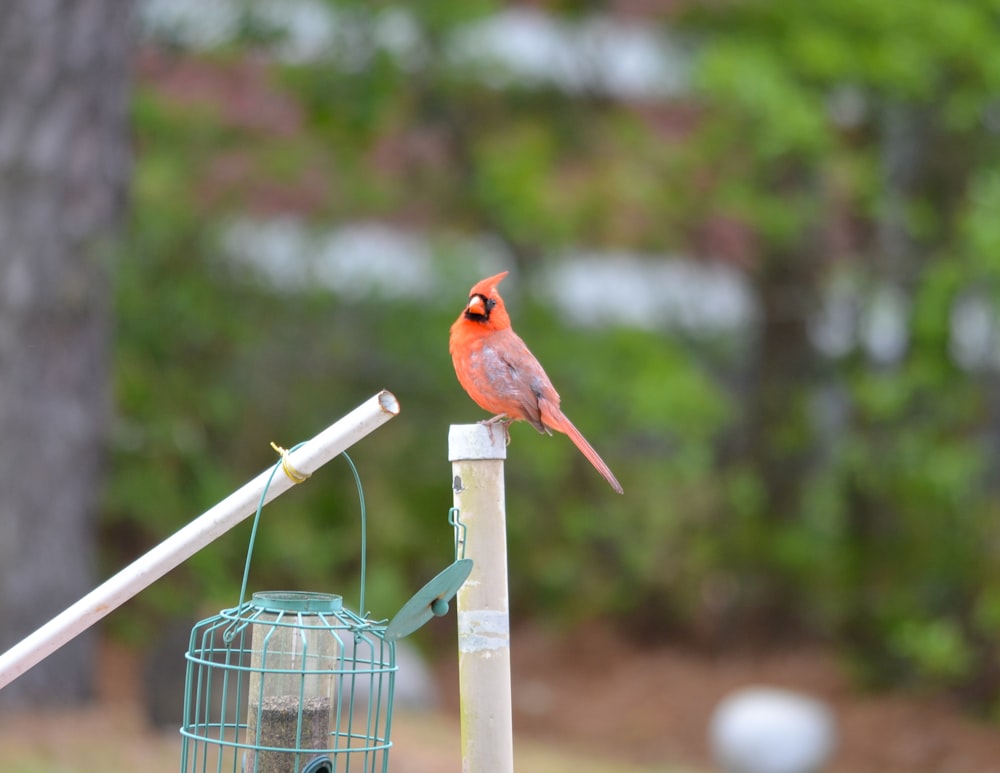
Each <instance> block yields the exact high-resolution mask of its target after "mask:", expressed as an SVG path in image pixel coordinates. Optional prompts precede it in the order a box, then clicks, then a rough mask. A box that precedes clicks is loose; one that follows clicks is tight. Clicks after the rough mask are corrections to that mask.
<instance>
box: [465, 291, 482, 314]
mask: <svg viewBox="0 0 1000 773" xmlns="http://www.w3.org/2000/svg"><path fill="white" fill-rule="evenodd" d="M468 309H469V311H470V312H472V313H473V314H478V315H479V316H481V317H484V316H486V304H485V303H483V298H482V296H480V295H473V296H472V297H471V298H469V306H468Z"/></svg>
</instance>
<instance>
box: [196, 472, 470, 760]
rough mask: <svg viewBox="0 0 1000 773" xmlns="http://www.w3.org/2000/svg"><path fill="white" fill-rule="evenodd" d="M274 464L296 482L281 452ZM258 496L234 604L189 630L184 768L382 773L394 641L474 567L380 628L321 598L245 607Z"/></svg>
mask: <svg viewBox="0 0 1000 773" xmlns="http://www.w3.org/2000/svg"><path fill="white" fill-rule="evenodd" d="M344 456H345V457H346V456H347V455H346V454H345V455H344ZM347 461H348V463H349V464H350V465H351V468H352V470H353V471H354V474H355V480H356V482H357V484H358V494H359V498H360V499H361V517H362V530H361V534H362V560H361V600H360V604H359V606H358V608H359V609H360V610H363V609H364V608H365V604H364V586H365V576H364V572H365V568H364V567H365V560H364V551H365V528H364V523H365V511H364V494H363V492H362V490H361V483H360V479H359V477H358V475H357V470H356V469H354V465H353V463H352V462H351V461H350V458H349V457H347ZM282 463H283V464H285V466H286V472H287V473H288V474H289V476H290V477H292V476H293V475H294V473H295V471H294V470H291V471H289V470H288V469H287V459H286V457H285V456H284V455H283V461H282ZM279 466H281V465H280V464H279V465H277V466H276V467H275V471H277V469H278V467H279ZM272 475H273V473H272ZM265 493H266V492H265ZM264 501H265V500H264V496H262V497H261V506H259V507H258V511H257V516H256V518H255V520H254V524H253V529H252V531H251V535H250V548H249V550H248V552H247V563H246V570H245V571H244V576H243V587H242V589H241V591H240V603H239V604H238V605H237V606H235V607H233V608H231V609H224V610H222V611H221V612H220V613H219V614H218V615H215V616H213V617H210V618H208V619H206V620H203V621H201V622H200V623H198V624H197V625H195V627H194V628H193V629H192V631H191V638H190V643H189V648H188V652H187V654H186V659H187V677H186V680H185V697H184V717H183V724H182V726H181V736H182V738H183V742H182V752H181V768H180V769H181V773H207V772H208V771H216V772H217V773H223V771H226V772H227V773H334V771H337V772H338V773H339V771H366V772H367V771H372V772H373V773H374V771H383V773H384V771H387V770H388V769H389V750H390V747H391V745H392V744H391V742H390V740H389V732H390V729H391V724H392V702H393V693H394V687H395V677H396V671H397V666H396V640H397V639H398V638H400V637H401V636H405V635H407V634H409V633H410V632H412V631H413V630H416V629H417V628H419V627H420V625H422V624H423V623H424V622H426V621H427V620H428V619H430V618H431V617H432V616H434V615H441V614H444V613H445V612H446V611H447V608H448V601H449V600H450V599H451V598H452V597H453V596H454V595H455V593H456V592H457V591H458V587H459V586H461V584H462V582H464V580H465V578H466V577H467V576H468V573H469V571H468V570H469V569H470V568H471V561H469V560H468V559H463V560H461V561H458V560H456V562H455V564H453V565H452V566H451V567H449V569H447V570H445V572H442V574H441V575H439V577H438V578H435V580H434V581H432V583H430V584H429V585H428V586H425V588H424V589H422V590H421V591H420V592H419V593H418V594H417V595H416V596H414V597H413V598H412V599H410V601H409V602H407V604H406V605H404V607H403V609H402V610H400V613H399V614H397V615H396V617H395V618H394V619H393V621H392V622H391V623H389V624H388V625H387V624H386V621H384V620H373V619H370V618H369V617H368V616H367V615H360V614H357V613H355V612H352V611H351V610H349V609H347V608H346V607H345V606H344V603H343V599H342V597H341V596H338V595H334V594H329V593H318V592H303V591H266V592H257V593H254V594H252V597H251V599H250V600H249V601H245V602H244V600H243V599H244V598H245V597H246V595H245V594H246V587H247V578H248V575H249V570H250V559H251V556H252V553H253V544H254V540H255V538H256V534H257V528H258V525H259V522H260V511H261V507H262V506H263V502H264ZM451 521H452V524H453V526H455V528H456V537H457V531H458V525H457V523H456V520H455V518H454V517H452V519H451ZM456 550H457V548H456ZM442 576H444V577H445V578H446V580H442V579H441V578H442ZM429 587H430V588H431V590H430V591H429V590H428V588H429Z"/></svg>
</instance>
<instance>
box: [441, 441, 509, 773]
mask: <svg viewBox="0 0 1000 773" xmlns="http://www.w3.org/2000/svg"><path fill="white" fill-rule="evenodd" d="M505 439H506V433H505V432H503V431H501V430H497V428H492V427H489V426H486V425H483V424H461V425H452V427H451V429H450V431H449V433H448V459H449V461H451V463H452V489H453V495H454V506H455V507H456V508H458V510H459V511H460V512H461V514H462V523H463V524H464V526H465V535H464V536H465V539H464V543H465V544H464V551H465V552H464V555H465V556H466V557H468V558H471V559H472V560H473V561H474V566H473V568H472V572H471V574H470V575H469V579H468V580H466V582H465V584H464V585H463V586H462V588H461V589H460V590H459V592H458V603H457V608H458V670H459V691H460V693H461V707H462V708H461V715H462V771H463V773H513V770H514V733H513V720H512V710H511V680H510V613H509V604H508V593H507V522H506V507H505V503H504V478H503V463H504V460H505V459H506V458H507V448H506V445H505Z"/></svg>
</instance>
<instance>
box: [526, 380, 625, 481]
mask: <svg viewBox="0 0 1000 773" xmlns="http://www.w3.org/2000/svg"><path fill="white" fill-rule="evenodd" d="M538 403H539V407H540V408H541V414H542V423H543V424H544V425H545V426H546V427H550V428H552V429H554V430H557V431H559V432H564V433H566V435H568V436H569V439H570V440H572V441H573V444H574V445H575V446H576V447H577V448H579V449H580V452H581V453H582V454H583V455H584V456H586V457H587V461H589V462H590V463H591V464H592V465H594V469H596V470H597V471H598V472H599V473H601V475H603V476H604V480H606V481H607V482H608V483H610V484H611V488H613V489H614V490H615V491H616V492H618V493H619V494H624V493H625V490H624V489H623V488H622V484H621V483H619V482H618V478H616V477H615V474H614V473H613V472H611V468H610V467H608V465H607V464H605V463H604V460H603V459H602V458H601V456H600V454H598V453H597V451H595V450H594V447H593V446H592V445H590V443H588V442H587V438H585V437H584V436H583V435H582V434H580V430H578V429H577V428H576V427H575V426H573V422H571V421H570V420H569V419H568V418H567V417H566V414H565V413H563V412H562V410H561V409H560V408H559V406H558V405H555V404H554V403H552V402H550V401H549V400H546V399H545V398H542V399H540V400H539V401H538Z"/></svg>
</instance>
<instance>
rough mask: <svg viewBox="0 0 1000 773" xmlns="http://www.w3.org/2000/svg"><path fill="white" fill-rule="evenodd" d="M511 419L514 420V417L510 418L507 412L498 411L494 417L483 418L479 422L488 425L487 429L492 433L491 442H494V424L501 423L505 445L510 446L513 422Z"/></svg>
mask: <svg viewBox="0 0 1000 773" xmlns="http://www.w3.org/2000/svg"><path fill="white" fill-rule="evenodd" d="M511 421H513V419H511V418H509V417H508V416H507V414H506V413H498V414H497V415H496V416H494V417H493V418H492V419H483V420H482V421H481V422H479V423H480V424H482V425H484V426H485V427H486V431H487V432H488V433H489V435H490V442H491V443H492V442H493V425H494V424H499V425H500V426H501V427H503V438H504V445H505V446H509V445H510V423H511Z"/></svg>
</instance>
